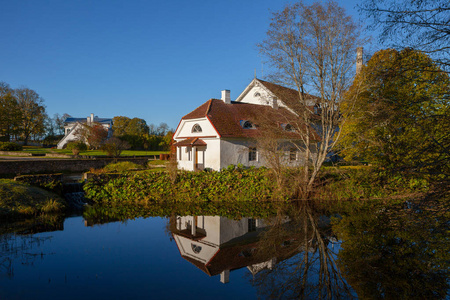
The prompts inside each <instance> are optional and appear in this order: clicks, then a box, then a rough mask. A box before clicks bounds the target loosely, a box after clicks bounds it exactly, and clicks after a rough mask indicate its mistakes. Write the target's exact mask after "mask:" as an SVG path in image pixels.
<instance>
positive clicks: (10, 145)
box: [0, 142, 23, 151]
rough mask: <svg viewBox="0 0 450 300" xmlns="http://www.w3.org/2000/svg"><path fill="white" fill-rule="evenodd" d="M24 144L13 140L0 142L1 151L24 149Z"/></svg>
mask: <svg viewBox="0 0 450 300" xmlns="http://www.w3.org/2000/svg"><path fill="white" fill-rule="evenodd" d="M22 149H23V148H22V146H21V145H19V144H16V143H12V142H3V143H2V142H0V151H22Z"/></svg>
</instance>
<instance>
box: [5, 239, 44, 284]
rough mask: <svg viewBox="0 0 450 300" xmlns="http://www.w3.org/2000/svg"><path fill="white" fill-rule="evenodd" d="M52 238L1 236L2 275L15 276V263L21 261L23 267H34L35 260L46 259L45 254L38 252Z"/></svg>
mask: <svg viewBox="0 0 450 300" xmlns="http://www.w3.org/2000/svg"><path fill="white" fill-rule="evenodd" d="M49 239H51V237H36V236H33V235H25V236H19V235H16V234H4V235H1V236H0V274H1V273H3V272H4V273H5V274H6V275H7V276H8V277H13V276H14V268H13V262H14V260H19V261H20V263H21V264H22V265H33V264H34V262H35V260H36V259H37V258H38V257H40V258H41V259H42V258H44V255H46V254H44V253H43V252H36V251H35V249H36V248H39V247H40V246H41V244H42V243H44V242H45V241H47V240H49Z"/></svg>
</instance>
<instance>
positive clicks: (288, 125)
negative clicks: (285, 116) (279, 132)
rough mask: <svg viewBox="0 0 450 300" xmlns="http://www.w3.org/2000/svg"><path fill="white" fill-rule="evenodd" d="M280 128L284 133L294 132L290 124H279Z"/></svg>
mask: <svg viewBox="0 0 450 300" xmlns="http://www.w3.org/2000/svg"><path fill="white" fill-rule="evenodd" d="M281 127H282V128H283V130H285V131H291V132H293V131H295V128H294V126H292V125H291V124H281Z"/></svg>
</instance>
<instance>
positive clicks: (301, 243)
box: [253, 201, 353, 299]
mask: <svg viewBox="0 0 450 300" xmlns="http://www.w3.org/2000/svg"><path fill="white" fill-rule="evenodd" d="M286 213H287V215H288V216H289V221H288V222H286V217H283V214H281V213H280V214H278V216H277V217H276V218H274V219H272V220H271V223H272V226H271V227H270V229H268V230H267V231H266V232H265V233H263V234H262V236H261V242H260V245H261V247H260V248H259V249H258V251H257V253H256V255H261V256H265V257H276V260H277V263H276V265H275V266H274V267H273V268H272V269H264V270H262V271H260V272H259V273H257V274H256V275H254V278H253V284H254V285H255V286H256V287H257V288H258V293H259V295H260V296H261V297H264V298H282V299H289V298H296V299H298V298H300V299H334V298H345V299H348V298H352V297H353V296H352V290H351V288H350V287H349V285H348V284H347V283H346V281H345V279H344V278H343V277H342V275H341V272H340V270H339V268H338V265H337V261H336V257H337V256H336V253H335V252H337V248H338V247H337V245H335V243H336V240H335V239H334V238H333V237H332V236H331V234H330V231H329V227H327V226H326V224H325V223H326V222H324V219H323V218H322V219H321V218H320V213H319V212H318V211H317V210H316V209H314V206H313V203H311V202H306V201H303V202H299V203H297V205H296V207H294V208H291V209H290V210H289V211H287V212H286ZM321 220H322V221H321ZM333 241H334V242H333Z"/></svg>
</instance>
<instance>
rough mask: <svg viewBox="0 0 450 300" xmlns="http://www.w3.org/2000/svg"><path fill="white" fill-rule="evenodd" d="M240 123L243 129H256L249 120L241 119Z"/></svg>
mask: <svg viewBox="0 0 450 300" xmlns="http://www.w3.org/2000/svg"><path fill="white" fill-rule="evenodd" d="M240 123H241V126H242V128H244V129H256V126H255V124H253V123H252V122H250V121H247V120H241V122H240Z"/></svg>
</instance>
